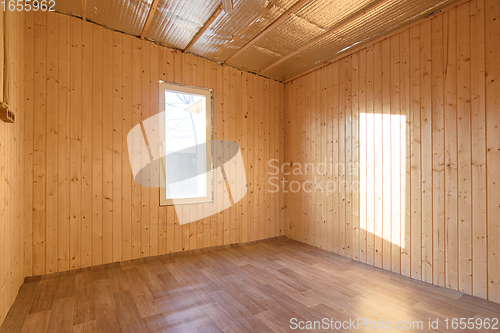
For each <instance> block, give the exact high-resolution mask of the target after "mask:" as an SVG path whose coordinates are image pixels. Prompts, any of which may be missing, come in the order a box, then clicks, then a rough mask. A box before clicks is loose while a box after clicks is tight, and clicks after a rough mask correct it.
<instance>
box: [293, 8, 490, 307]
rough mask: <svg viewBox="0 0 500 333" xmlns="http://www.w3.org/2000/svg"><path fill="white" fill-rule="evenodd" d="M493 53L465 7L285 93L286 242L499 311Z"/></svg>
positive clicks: (479, 17) (484, 15)
mask: <svg viewBox="0 0 500 333" xmlns="http://www.w3.org/2000/svg"><path fill="white" fill-rule="evenodd" d="M499 41H500V2H498V1H497V0H472V1H470V2H467V3H465V4H462V5H460V6H458V7H457V8H452V9H450V10H448V11H446V12H443V13H440V14H438V15H435V16H433V17H431V18H429V19H427V20H425V21H422V22H420V23H419V24H416V25H413V26H411V27H409V28H408V29H406V30H403V31H401V32H399V33H397V34H396V35H393V36H391V37H388V38H386V39H384V40H382V41H380V42H378V43H375V44H374V45H371V46H369V47H368V48H365V49H362V50H360V51H359V52H356V53H355V54H353V55H350V56H348V57H346V58H344V59H341V60H340V61H338V62H335V63H333V64H331V65H328V66H327V67H324V68H322V69H320V70H317V71H315V72H313V73H310V74H308V75H305V76H303V77H300V78H298V79H296V80H294V81H291V82H289V83H287V84H286V85H285V95H286V103H287V106H286V116H285V119H286V120H285V123H286V127H285V145H286V146H285V147H286V149H285V161H286V162H287V163H292V162H293V163H297V162H298V163H300V164H302V166H304V165H305V164H306V163H312V164H311V165H310V167H309V168H308V170H309V173H308V174H305V172H304V170H303V172H302V173H301V174H293V173H292V174H291V175H288V176H286V179H287V181H288V183H289V184H290V183H291V182H293V181H296V183H295V184H294V185H293V184H292V185H293V186H292V190H294V189H297V188H298V187H299V184H301V185H303V190H302V191H299V192H297V193H293V192H292V191H288V192H287V193H285V201H286V214H285V215H286V235H287V236H288V237H291V238H293V239H296V240H299V241H302V242H305V243H308V244H311V245H314V246H317V247H320V248H324V249H326V250H328V251H332V252H334V253H337V254H340V255H343V256H346V257H349V258H352V259H354V260H358V261H361V262H363V263H367V264H370V265H373V266H376V267H381V268H383V269H386V270H390V271H393V272H396V273H398V274H403V275H406V276H411V277H412V278H415V279H417V280H422V281H426V282H429V283H433V284H436V285H440V286H445V287H448V288H451V289H455V290H460V291H462V292H464V293H467V294H473V295H476V296H479V297H482V298H487V299H490V300H493V301H496V302H500V206H499V202H500V179H499V177H500V176H499V173H498V166H499V165H500V113H499V109H500V80H499V77H500V66H499V64H498V59H500V46H499V45H500V44H499ZM325 135H326V137H325ZM325 157H326V161H327V162H328V163H327V164H331V165H334V166H336V165H338V164H340V165H338V168H335V167H334V168H333V171H331V172H330V171H329V172H326V173H325V172H324V171H322V169H321V170H319V173H318V170H316V171H317V172H316V173H315V174H312V173H311V169H313V165H314V166H317V165H319V164H320V163H322V162H324V161H325ZM343 165H347V168H343V167H342V166H343ZM349 165H353V166H355V168H354V172H349ZM294 169H296V168H289V171H290V170H294ZM303 169H305V168H303ZM297 173H298V172H297ZM325 179H326V180H327V181H328V180H332V181H333V182H334V183H335V186H336V190H332V186H333V184H331V183H330V191H326V190H325V191H324V192H321V191H310V190H311V188H314V184H319V183H320V182H321V181H322V180H323V181H324V180H325ZM358 181H359V183H357V182H358ZM323 184H324V182H323ZM353 185H354V186H353ZM356 185H359V191H358V190H357V187H356ZM306 191H307V192H306ZM308 192H311V193H308ZM325 207H326V210H325Z"/></svg>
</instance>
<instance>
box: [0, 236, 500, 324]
mask: <svg viewBox="0 0 500 333" xmlns="http://www.w3.org/2000/svg"><path fill="white" fill-rule="evenodd" d="M498 313H500V304H498V303H494V302H491V301H486V300H484V299H481V298H478V297H474V296H469V295H466V294H464V293H462V292H459V291H455V290H450V289H445V288H442V287H438V286H435V285H431V284H428V283H424V282H420V281H415V280H413V279H409V278H406V277H403V276H401V275H399V274H396V273H391V272H388V271H384V270H381V269H379V268H375V267H372V266H368V265H365V264H362V263H359V262H356V261H352V260H350V259H348V258H345V257H341V256H339V255H336V254H332V253H330V252H327V251H324V250H321V249H318V248H315V247H312V246H310V245H306V244H303V243H299V242H296V241H293V240H290V239H288V238H285V237H279V238H273V239H270V240H265V241H258V242H252V243H247V244H243V245H223V246H217V247H213V248H209V249H203V250H191V251H187V252H183V253H176V254H166V255H161V256H156V257H148V258H142V259H135V260H132V261H127V262H122V263H112V264H106V265H101V266H95V267H92V268H86V269H81V270H76V271H70V272H64V273H56V274H51V275H47V276H43V277H41V278H40V279H38V278H30V279H27V280H26V282H25V283H24V284H23V286H22V287H21V290H20V292H19V295H18V297H17V299H16V302H15V303H14V305H13V306H12V308H11V310H10V312H9V314H8V316H7V318H6V320H5V322H4V324H3V325H2V326H1V327H0V333H3V332H66V331H68V332H69V331H73V332H129V331H140V332H220V331H230V332H272V331H274V332H289V331H290V329H291V327H290V324H291V322H290V320H291V319H292V318H297V319H298V320H322V318H332V319H334V320H349V319H350V318H354V319H355V318H367V319H368V320H378V321H380V320H382V319H383V320H386V321H387V320H391V321H392V322H393V323H394V324H395V323H396V322H397V321H399V320H411V321H422V322H423V323H425V325H428V320H429V318H440V320H441V321H443V320H444V319H446V318H493V317H497V316H498ZM440 331H444V330H441V329H440ZM477 331H480V330H477Z"/></svg>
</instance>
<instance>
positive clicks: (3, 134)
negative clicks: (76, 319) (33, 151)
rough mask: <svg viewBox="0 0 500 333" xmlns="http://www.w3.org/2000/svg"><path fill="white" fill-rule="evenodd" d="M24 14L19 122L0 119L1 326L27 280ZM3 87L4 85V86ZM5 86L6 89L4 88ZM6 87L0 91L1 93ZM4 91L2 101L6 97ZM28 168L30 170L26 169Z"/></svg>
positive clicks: (16, 36)
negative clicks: (25, 271)
mask: <svg viewBox="0 0 500 333" xmlns="http://www.w3.org/2000/svg"><path fill="white" fill-rule="evenodd" d="M23 27H24V14H23V13H22V12H17V11H16V12H10V13H9V27H8V31H9V39H10V42H9V62H10V75H9V77H10V85H9V90H10V100H9V104H10V106H11V108H12V109H13V110H14V112H15V114H16V122H15V123H13V124H7V123H4V122H3V121H0V295H1V296H0V325H1V324H2V322H3V321H4V319H5V315H6V314H7V311H8V310H9V308H10V306H11V305H12V303H13V302H14V300H15V298H16V296H17V292H18V290H19V287H20V286H21V284H22V283H23V281H24V266H23V262H22V260H21V259H20V258H22V257H23V253H24V250H25V249H24V246H23V245H24V239H25V229H24V228H25V225H24V224H23V223H21V221H24V216H25V213H26V210H25V209H24V200H23V198H24V197H25V194H26V192H25V182H24V181H25V175H26V174H27V173H31V170H25V169H24V164H23V160H24V158H25V156H24V153H25V151H26V150H25V145H24V133H25V130H26V127H25V126H24V123H25V119H26V117H27V115H26V114H25V113H24V107H23V105H24V90H23V87H24V66H23V64H24V36H25V34H24V29H23ZM0 36H3V12H0ZM0 43H1V51H0V53H1V64H2V66H1V68H2V74H1V76H2V77H3V60H4V45H3V38H1V41H0ZM2 87H3V85H2ZM2 89H3V88H2ZM1 91H2V90H0V92H1ZM2 95H3V94H0V100H3V98H2V97H1V96H2ZM25 171H28V172H25Z"/></svg>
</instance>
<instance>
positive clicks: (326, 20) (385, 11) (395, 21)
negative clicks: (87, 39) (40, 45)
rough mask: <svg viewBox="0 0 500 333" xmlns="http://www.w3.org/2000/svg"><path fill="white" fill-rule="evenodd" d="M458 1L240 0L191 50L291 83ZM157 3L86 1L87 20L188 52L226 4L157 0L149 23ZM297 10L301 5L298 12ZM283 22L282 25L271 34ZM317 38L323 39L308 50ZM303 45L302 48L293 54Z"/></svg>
mask: <svg viewBox="0 0 500 333" xmlns="http://www.w3.org/2000/svg"><path fill="white" fill-rule="evenodd" d="M457 1H458V0H418V1H414V0H309V1H304V0H252V1H248V0H234V10H233V11H232V12H231V13H226V12H224V11H222V12H220V13H219V14H218V15H217V17H215V15H214V19H213V21H212V22H211V23H210V24H209V25H208V27H205V28H206V30H205V31H204V32H203V33H202V34H201V33H200V34H201V36H197V39H196V41H195V42H194V43H193V45H191V46H190V47H189V52H191V53H194V54H197V55H200V56H202V57H205V58H209V59H212V60H215V61H219V62H225V61H227V60H228V59H229V58H231V59H230V61H229V62H228V63H229V65H232V66H235V67H237V68H242V69H246V70H249V71H254V72H261V73H260V74H261V75H263V76H266V77H270V78H273V79H277V80H286V79H287V78H290V77H293V76H296V75H297V74H300V73H302V72H304V71H307V70H308V69H311V68H314V67H316V66H318V65H319V64H322V63H325V62H328V61H329V60H332V59H333V58H336V57H338V56H341V55H343V54H346V53H348V52H350V49H351V48H353V47H355V46H359V45H361V44H363V43H365V44H366V43H369V42H370V41H373V40H375V39H377V38H379V37H381V36H383V35H386V34H388V33H390V32H391V31H394V30H396V29H399V28H401V27H402V26H404V25H407V24H410V23H411V22H414V21H416V20H419V19H421V18H424V17H426V16H427V15H429V14H430V13H433V12H436V11H439V10H440V9H442V8H443V7H445V6H448V5H451V4H453V3H455V2H457ZM153 3H154V1H153V0H131V1H127V0H109V1H108V0H107V1H102V0H86V15H87V19H88V20H90V21H92V22H95V23H98V24H100V25H103V26H105V27H108V28H110V29H113V30H117V31H121V32H124V33H127V34H130V35H134V36H140V35H141V33H142V32H143V29H144V27H145V24H146V22H147V21H150V24H149V25H146V29H145V30H146V31H145V37H146V38H147V39H150V40H152V41H155V42H158V43H160V44H162V45H166V46H169V47H173V48H176V49H181V50H183V49H185V48H186V46H187V45H188V44H190V42H191V40H192V39H193V38H194V37H195V36H196V35H197V33H198V31H200V29H202V27H203V26H204V24H205V22H207V21H208V20H209V19H210V17H212V15H213V13H214V12H216V10H217V8H218V7H219V5H220V0H157V6H156V10H154V11H151V19H150V20H147V18H148V15H149V14H150V8H151V5H152V4H153ZM294 5H295V7H298V8H293V9H294V11H293V12H292V10H291V8H292V6H294ZM55 9H56V11H57V12H60V13H63V14H68V15H73V16H79V17H81V16H82V1H81V0H59V1H56V6H55ZM367 9H369V10H367ZM365 11H366V12H365ZM216 13H217V12H216ZM361 14H362V15H361ZM282 15H283V17H282V18H281V19H280V17H281V16H282ZM278 19H280V20H279V21H278V22H280V23H279V24H277V26H276V27H275V28H274V29H268V30H269V31H266V28H267V27H268V26H270V25H271V24H272V23H273V22H275V21H276V20H278ZM339 26H341V27H340V28H338V29H337V28H336V27H339ZM263 32H265V33H263ZM261 33H262V35H259V34H261ZM200 34H198V35H200ZM325 34H326V35H325ZM256 36H259V38H258V40H254V38H255V37H256ZM198 37H199V38H198ZM320 37H322V38H320ZM315 38H318V39H319V40H318V41H317V42H316V43H313V44H311V45H309V46H308V43H310V41H311V40H314V39H315ZM249 43H250V44H251V46H250V44H249ZM305 46H307V47H305ZM242 48H243V50H244V51H243V50H241V51H240V52H239V53H237V54H236V56H235V53H236V52H238V51H239V50H240V49H242ZM300 48H304V49H303V50H302V51H301V52H298V53H297V54H295V53H296V50H298V49H300ZM242 51H243V52H242ZM240 53H241V54H240ZM262 70H264V71H262Z"/></svg>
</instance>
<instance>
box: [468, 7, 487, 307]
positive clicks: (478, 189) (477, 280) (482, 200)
mask: <svg viewBox="0 0 500 333" xmlns="http://www.w3.org/2000/svg"><path fill="white" fill-rule="evenodd" d="M484 10H485V6H484V0H475V1H471V5H470V15H471V18H470V20H471V31H470V33H471V70H472V72H471V100H472V105H471V107H472V120H471V126H472V136H473V137H474V138H475V140H474V141H473V144H472V223H473V226H472V248H473V251H472V268H473V271H472V276H473V278H472V282H473V286H472V288H473V294H474V295H477V296H479V297H482V298H487V297H488V277H487V274H488V273H487V269H488V256H487V253H488V241H487V237H488V231H487V196H486V189H487V183H486V113H485V111H486V110H485V109H486V106H485V98H486V96H485V93H486V91H485V44H484V38H485V34H484V31H485V30H484V29H485V27H484V26H485V25H484Z"/></svg>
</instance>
